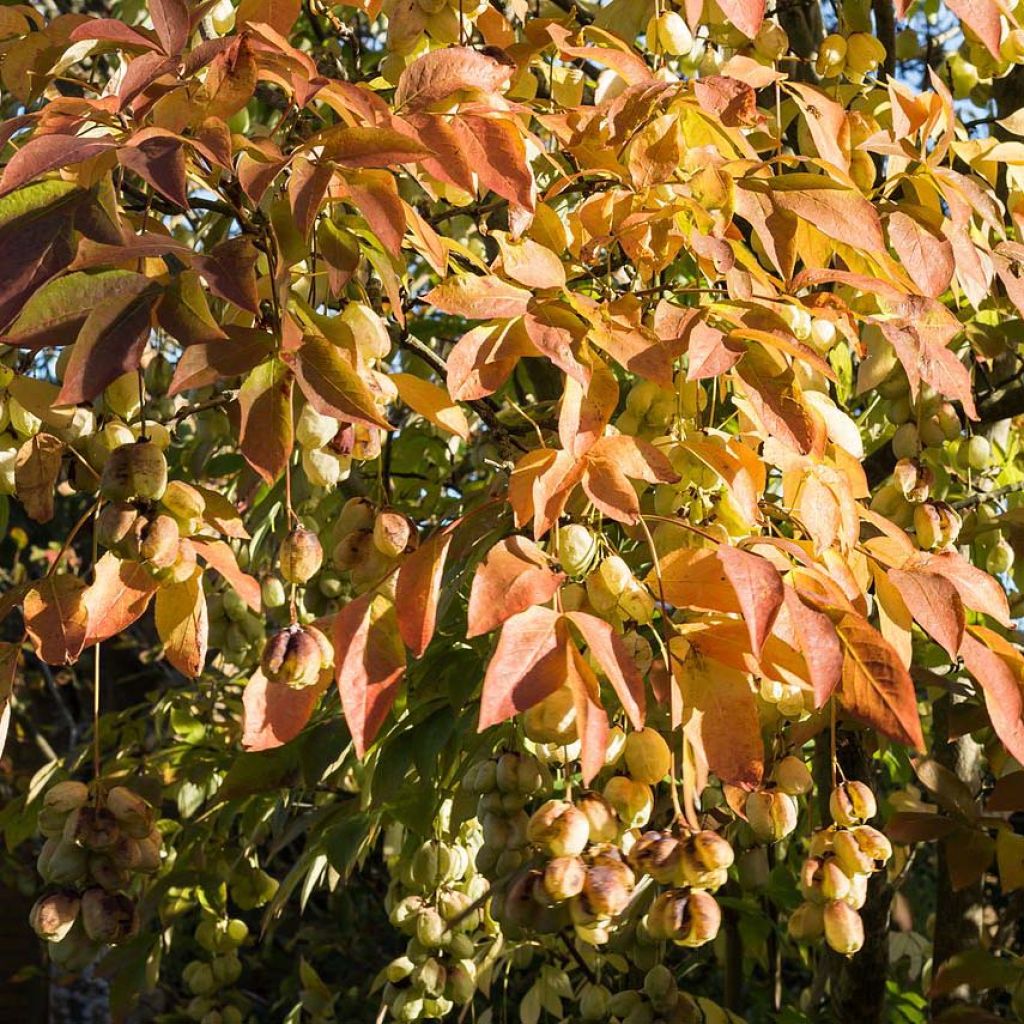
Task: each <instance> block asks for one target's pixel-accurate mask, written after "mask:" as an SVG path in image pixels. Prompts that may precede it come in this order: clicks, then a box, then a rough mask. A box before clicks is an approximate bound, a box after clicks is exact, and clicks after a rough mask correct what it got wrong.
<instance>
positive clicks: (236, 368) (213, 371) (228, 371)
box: [160, 303, 274, 397]
mask: <svg viewBox="0 0 1024 1024" xmlns="http://www.w3.org/2000/svg"><path fill="white" fill-rule="evenodd" d="M160 308H161V309H163V303H161V304H160ZM226 331H227V336H228V339H229V341H230V344H228V345H222V344H221V343H220V342H216V341H215V342H201V343H200V344H197V345H188V346H186V347H185V350H184V351H183V352H182V354H181V358H180V359H179V360H178V365H177V366H176V367H175V370H174V377H173V378H172V379H171V386H170V387H169V388H168V390H167V393H168V395H171V396H172V397H173V396H174V395H179V394H181V392H182V391H191V390H193V389H195V388H204V387H207V386H208V385H210V384H215V383H216V382H217V381H219V380H227V379H230V378H234V377H241V376H242V375H243V374H246V373H248V372H249V371H250V370H252V369H253V368H254V367H255V366H257V365H259V364H260V363H261V362H263V360H264V359H266V358H267V356H269V355H270V353H271V352H272V351H273V349H274V339H273V337H272V336H271V335H269V334H267V333H266V331H259V330H256V329H255V328H253V327H238V326H235V325H234V324H228V325H227V328H226Z"/></svg>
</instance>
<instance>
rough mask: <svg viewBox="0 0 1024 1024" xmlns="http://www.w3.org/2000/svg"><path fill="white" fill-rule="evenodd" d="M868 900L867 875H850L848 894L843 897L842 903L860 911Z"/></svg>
mask: <svg viewBox="0 0 1024 1024" xmlns="http://www.w3.org/2000/svg"><path fill="white" fill-rule="evenodd" d="M867 898H868V875H851V876H850V889H849V892H847V894H846V895H845V896H844V897H843V902H844V903H845V904H846V905H847V906H849V907H853V909H854V910H860V908H861V907H863V906H864V904H865V902H866V901H867Z"/></svg>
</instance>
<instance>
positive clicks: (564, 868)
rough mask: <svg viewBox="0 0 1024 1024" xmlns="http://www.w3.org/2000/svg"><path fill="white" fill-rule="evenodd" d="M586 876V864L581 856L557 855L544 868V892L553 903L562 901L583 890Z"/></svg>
mask: <svg viewBox="0 0 1024 1024" xmlns="http://www.w3.org/2000/svg"><path fill="white" fill-rule="evenodd" d="M586 877H587V868H586V865H585V864H584V863H583V861H582V860H581V859H580V858H579V857H555V858H554V859H553V860H550V861H548V863H547V865H546V866H545V868H544V892H545V893H546V894H547V896H548V897H549V898H550V900H551V901H552V902H553V903H561V902H562V901H563V900H569V899H572V898H573V896H578V895H579V894H580V893H581V892H582V891H583V883H584V882H585V881H586Z"/></svg>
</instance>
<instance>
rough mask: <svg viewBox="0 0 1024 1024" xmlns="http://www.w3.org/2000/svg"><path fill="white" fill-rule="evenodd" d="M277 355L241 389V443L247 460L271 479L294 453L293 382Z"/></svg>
mask: <svg viewBox="0 0 1024 1024" xmlns="http://www.w3.org/2000/svg"><path fill="white" fill-rule="evenodd" d="M287 375H288V370H287V368H286V367H285V366H284V364H283V363H281V362H279V361H278V360H276V359H271V360H268V361H267V362H265V363H261V364H260V365H259V366H257V367H256V368H255V369H254V370H253V371H252V372H251V373H250V374H249V376H248V377H247V378H246V379H245V382H244V383H243V384H242V386H241V388H240V389H239V392H238V406H239V409H240V410H241V428H240V433H239V445H240V447H241V449H242V455H244V456H245V461H246V462H248V463H249V465H250V466H252V468H253V469H255V470H256V472H257V473H259V475H260V476H261V477H263V479H264V480H265V481H266V482H267V483H268V484H272V483H273V482H274V481H275V480H276V479H277V478H278V477H279V476H280V475H281V473H283V472H284V467H285V466H286V465H287V463H288V459H289V457H290V456H291V453H292V443H293V434H292V430H293V428H292V407H291V400H290V393H291V392H290V388H291V384H290V382H289V380H288V376H287Z"/></svg>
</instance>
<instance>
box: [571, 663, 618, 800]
mask: <svg viewBox="0 0 1024 1024" xmlns="http://www.w3.org/2000/svg"><path fill="white" fill-rule="evenodd" d="M563 650H564V652H565V667H564V678H565V681H566V683H567V684H568V686H569V688H570V689H571V690H572V698H573V707H574V709H575V711H576V732H577V734H578V735H579V738H580V772H581V774H582V776H583V784H584V785H585V786H588V785H590V782H591V780H592V779H593V778H594V776H595V775H597V773H598V772H599V771H601V769H602V768H603V767H604V762H605V758H606V756H607V753H608V731H609V730H608V714H607V712H606V711H605V710H604V708H603V707H602V706H601V687H600V685H599V684H598V682H597V677H596V676H595V675H594V673H593V670H592V669H591V668H590V666H589V665H588V664H587V663H586V661H584V659H583V656H582V655H581V654H580V652H579V651H578V650H576V648H575V647H574V646H573V645H572V644H570V643H567V644H566V645H565V646H564V648H563Z"/></svg>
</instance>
